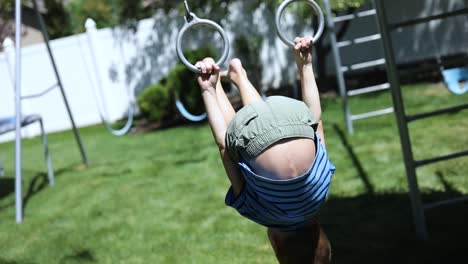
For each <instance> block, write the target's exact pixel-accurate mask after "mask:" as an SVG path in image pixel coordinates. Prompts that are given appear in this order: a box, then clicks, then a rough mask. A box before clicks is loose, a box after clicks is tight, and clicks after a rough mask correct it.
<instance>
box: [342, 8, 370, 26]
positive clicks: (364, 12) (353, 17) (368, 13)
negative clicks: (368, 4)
mask: <svg viewBox="0 0 468 264" xmlns="http://www.w3.org/2000/svg"><path fill="white" fill-rule="evenodd" d="M375 14H376V12H375V9H370V10H366V11H362V12H358V13H356V14H349V15H345V16H339V17H335V18H333V22H335V23H338V22H343V21H346V20H351V19H355V18H357V17H366V16H372V15H375Z"/></svg>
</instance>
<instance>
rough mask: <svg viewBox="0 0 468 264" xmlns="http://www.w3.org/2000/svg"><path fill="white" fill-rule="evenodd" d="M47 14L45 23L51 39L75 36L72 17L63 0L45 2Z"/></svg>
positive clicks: (47, 0)
mask: <svg viewBox="0 0 468 264" xmlns="http://www.w3.org/2000/svg"><path fill="white" fill-rule="evenodd" d="M44 4H45V7H46V9H47V14H46V15H45V16H44V21H45V24H46V26H47V32H48V33H49V36H50V38H51V39H56V38H61V37H65V36H69V35H71V34H73V30H72V24H71V21H70V16H69V15H68V12H67V11H66V10H65V7H64V6H63V1H61V0H45V1H44Z"/></svg>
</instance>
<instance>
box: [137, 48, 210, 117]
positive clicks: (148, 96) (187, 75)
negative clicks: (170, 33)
mask: <svg viewBox="0 0 468 264" xmlns="http://www.w3.org/2000/svg"><path fill="white" fill-rule="evenodd" d="M184 54H185V56H186V58H187V59H188V60H189V61H191V62H194V61H197V60H200V59H202V58H205V57H212V56H213V54H214V52H213V51H212V50H211V49H207V48H202V49H196V50H188V51H185V52H184ZM176 97H178V98H179V99H180V100H181V101H182V102H183V104H184V106H185V107H186V108H187V110H188V111H189V112H191V113H193V114H200V113H202V112H203V111H204V110H203V100H202V97H201V94H200V88H199V86H198V84H197V81H196V79H195V75H194V74H193V72H191V71H190V70H189V69H187V67H185V65H183V64H182V63H180V62H179V63H178V64H177V65H176V66H175V67H174V68H173V69H172V70H171V72H170V73H169V75H168V77H167V78H165V79H163V80H161V81H160V82H159V83H157V84H154V85H151V86H149V87H148V88H146V89H145V90H143V92H142V93H141V94H140V96H139V97H138V106H139V107H140V110H141V112H142V115H143V117H145V118H147V119H148V120H150V121H154V122H160V121H165V120H166V119H167V118H171V117H173V116H174V111H175V109H174V107H171V105H173V102H174V100H175V98H176Z"/></svg>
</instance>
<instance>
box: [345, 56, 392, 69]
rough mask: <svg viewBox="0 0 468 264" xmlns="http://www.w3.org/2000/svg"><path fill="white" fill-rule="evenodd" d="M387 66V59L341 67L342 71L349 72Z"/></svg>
mask: <svg viewBox="0 0 468 264" xmlns="http://www.w3.org/2000/svg"><path fill="white" fill-rule="evenodd" d="M383 64H385V59H378V60H374V61H367V62H361V63H357V64H353V65H351V66H343V67H341V71H343V72H347V71H350V70H351V71H353V70H360V69H365V68H369V67H375V66H379V65H383Z"/></svg>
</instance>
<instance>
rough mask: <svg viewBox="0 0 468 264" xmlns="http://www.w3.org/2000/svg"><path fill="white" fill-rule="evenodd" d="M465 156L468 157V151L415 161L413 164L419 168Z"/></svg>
mask: <svg viewBox="0 0 468 264" xmlns="http://www.w3.org/2000/svg"><path fill="white" fill-rule="evenodd" d="M467 155H468V150H465V151H461V152H457V153H453V154H448V155H444V156H439V157H435V158H432V159H425V160H417V161H415V162H414V163H415V166H416V167H421V166H424V165H428V164H432V163H436V162H439V161H444V160H450V159H455V158H460V157H463V156H467Z"/></svg>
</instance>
